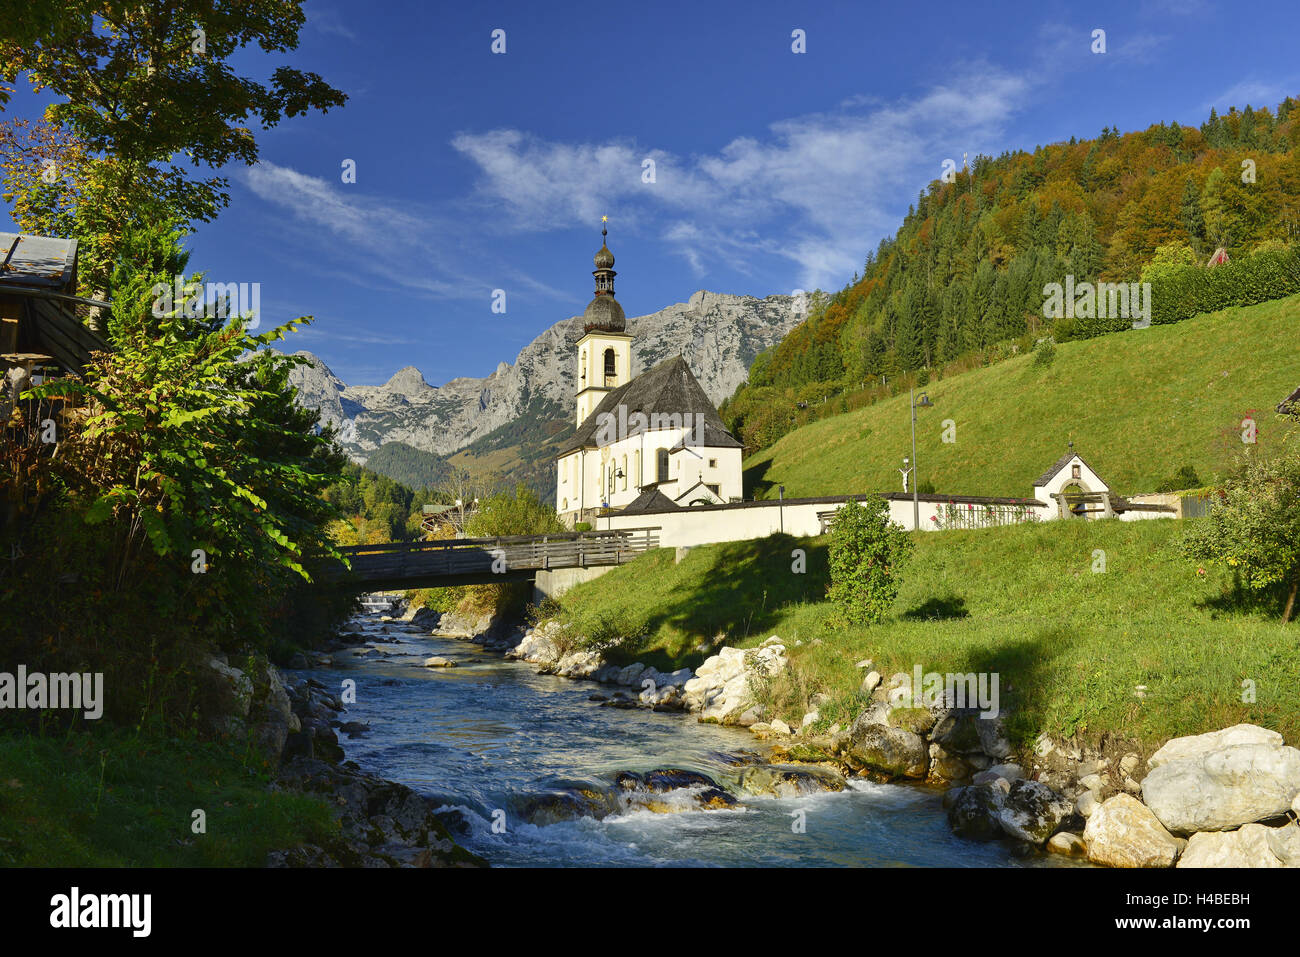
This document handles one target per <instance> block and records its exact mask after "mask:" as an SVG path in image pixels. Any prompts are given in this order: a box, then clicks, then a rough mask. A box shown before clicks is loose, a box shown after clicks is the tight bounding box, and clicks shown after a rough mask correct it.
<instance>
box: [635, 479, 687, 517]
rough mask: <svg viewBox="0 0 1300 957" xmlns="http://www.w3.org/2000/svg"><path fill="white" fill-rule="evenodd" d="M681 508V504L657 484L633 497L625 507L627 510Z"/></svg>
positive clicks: (644, 510) (645, 510)
mask: <svg viewBox="0 0 1300 957" xmlns="http://www.w3.org/2000/svg"><path fill="white" fill-rule="evenodd" d="M674 508H680V506H679V505H678V504H677V503H676V502H674V501H673V500H672V499H670V498H669V497H668V496H667V495H665V494H664V493H663V492H661V491H659V489H658V487H656V486H649V487H647V488H646V490H645V491H644V492H642V493H641V494H640V495H638V496H637V497H636V498H634V499H632V501H631V502H629V503H628V504H627V505H626V506H624V508H623V512H622V513H620V514H625V513H627V512H662V511H665V510H668V509H674Z"/></svg>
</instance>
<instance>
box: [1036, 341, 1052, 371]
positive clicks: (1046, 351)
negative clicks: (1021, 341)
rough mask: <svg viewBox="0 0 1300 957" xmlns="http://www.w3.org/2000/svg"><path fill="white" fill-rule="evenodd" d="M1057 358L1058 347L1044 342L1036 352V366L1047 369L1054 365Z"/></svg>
mask: <svg viewBox="0 0 1300 957" xmlns="http://www.w3.org/2000/svg"><path fill="white" fill-rule="evenodd" d="M1055 358H1056V347H1055V346H1053V345H1052V344H1051V343H1050V342H1044V343H1042V344H1041V345H1040V346H1038V348H1037V349H1035V350H1034V366H1035V367H1037V368H1041V369H1045V368H1047V367H1048V366H1050V365H1051V364H1052V360H1053V359H1055Z"/></svg>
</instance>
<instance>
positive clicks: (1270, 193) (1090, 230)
mask: <svg viewBox="0 0 1300 957" xmlns="http://www.w3.org/2000/svg"><path fill="white" fill-rule="evenodd" d="M1297 106H1300V103H1298V102H1297V100H1295V99H1294V98H1291V97H1288V98H1287V99H1286V100H1284V101H1283V102H1282V103H1281V104H1279V105H1278V107H1277V109H1276V110H1269V109H1267V108H1264V109H1252V108H1251V107H1249V106H1247V107H1246V108H1245V109H1244V110H1241V111H1237V110H1236V109H1235V108H1234V109H1233V110H1230V111H1229V112H1228V113H1227V114H1226V115H1224V116H1219V115H1218V114H1217V113H1215V112H1214V111H1211V113H1210V116H1209V118H1208V119H1207V120H1206V122H1205V123H1203V124H1201V126H1200V127H1199V128H1195V127H1189V126H1181V125H1179V124H1177V123H1174V124H1166V123H1159V124H1157V125H1155V126H1151V127H1149V128H1148V129H1146V130H1145V131H1142V132H1135V133H1128V134H1124V135H1120V134H1119V132H1118V131H1117V130H1114V129H1109V128H1108V129H1105V130H1103V131H1102V133H1101V135H1100V136H1099V137H1097V138H1096V139H1092V140H1082V141H1080V140H1075V139H1073V138H1072V139H1071V140H1070V141H1069V142H1068V143H1056V144H1052V145H1049V146H1041V147H1038V148H1037V149H1035V150H1034V151H1033V152H1032V153H1030V152H1025V151H1017V152H1014V153H1004V154H1003V155H1002V156H1000V157H998V158H997V159H993V158H992V157H988V156H978V157H976V158H975V161H974V162H973V163H972V164H971V166H970V168H969V169H963V170H959V171H957V172H956V173H955V176H953V177H952V180H953V181H952V182H943V181H941V180H936V181H935V182H933V183H932V184H931V185H930V187H929V189H928V190H927V191H925V192H923V193H922V194H921V195H920V197H919V198H918V201H917V203H916V205H915V206H913V207H912V208H910V209H909V210H908V213H907V216H906V217H905V219H904V221H903V224H902V226H901V227H900V229H899V230H898V233H897V234H896V235H895V236H894V237H892V238H890V239H886V240H884V241H882V242H881V244H880V246H879V248H878V249H877V250H876V251H875V252H873V253H872V254H871V255H870V256H868V258H867V260H866V263H865V266H864V270H863V274H862V275H861V276H860V277H856V276H855V278H854V280H853V281H852V282H851V283H850V284H849V285H847V286H846V287H845V288H844V289H842V290H840V291H839V292H837V293H835V294H833V295H831V296H829V297H825V298H824V299H820V300H815V301H814V309H813V311H812V314H811V315H810V317H809V318H808V319H807V320H806V321H805V322H803V323H802V324H800V325H799V326H798V327H796V328H795V329H794V330H793V331H792V332H791V333H790V334H789V335H788V336H786V338H785V339H784V340H783V341H782V342H780V343H779V344H777V345H776V346H774V347H772V348H771V349H768V350H766V351H765V352H763V353H762V354H760V355H759V356H758V358H757V359H756V360H755V362H754V365H753V367H752V368H751V370H750V375H749V379H748V381H747V383H746V384H744V385H742V386H741V387H740V388H739V389H738V390H737V392H736V394H735V395H734V396H733V397H732V398H731V399H730V400H729V401H728V402H727V403H726V404H725V405H724V407H723V409H722V410H721V411H722V413H723V417H724V420H726V421H727V423H728V425H729V427H731V428H732V430H733V432H735V433H736V434H737V436H738V437H739V438H741V439H742V441H744V442H745V444H746V447H747V450H748V451H750V452H752V451H754V450H755V449H758V448H763V447H766V446H768V445H771V444H772V443H773V442H775V441H776V440H777V439H778V438H780V437H781V436H782V435H784V434H785V433H787V432H789V431H790V430H791V429H793V428H795V427H796V426H797V425H799V424H802V423H803V422H806V421H809V420H810V419H812V418H816V417H818V412H817V409H818V407H819V405H820V404H821V403H824V402H828V401H829V403H830V405H829V408H827V409H826V410H825V411H844V410H846V409H847V408H851V407H857V406H859V405H862V404H866V403H869V402H871V401H874V400H875V399H877V398H881V397H884V396H888V395H889V394H892V392H893V391H894V388H896V387H898V386H904V385H905V384H906V383H904V382H902V381H898V382H895V381H893V380H895V379H896V378H897V377H900V376H902V377H905V378H906V379H907V380H908V382H920V383H925V382H927V381H929V379H930V377H931V376H932V375H933V374H935V373H937V372H941V371H942V370H943V369H944V367H945V366H947V367H949V370H948V371H953V368H952V367H953V366H954V365H955V368H956V369H958V370H959V369H960V368H963V367H966V366H974V365H983V364H987V362H988V361H990V360H991V359H994V358H998V357H1001V356H1005V355H1009V354H1012V353H1013V352H1015V351H1019V350H1021V349H1025V348H1029V347H1031V346H1032V344H1033V342H1034V341H1036V340H1037V339H1039V338H1043V337H1047V336H1051V337H1053V338H1054V339H1055V340H1056V341H1058V342H1059V341H1065V340H1069V339H1075V338H1084V337H1088V336H1091V335H1096V334H1099V333H1102V332H1106V331H1111V330H1112V329H1114V328H1117V327H1116V326H1114V325H1113V324H1112V325H1109V326H1108V325H1107V324H1105V323H1096V322H1089V321H1086V320H1085V321H1081V320H1079V319H1073V318H1061V319H1056V320H1045V319H1044V318H1043V304H1044V295H1043V287H1044V285H1046V284H1047V283H1051V282H1063V281H1064V277H1066V276H1067V275H1072V276H1073V277H1074V278H1075V280H1077V281H1079V282H1084V281H1086V282H1098V281H1139V280H1150V279H1155V278H1158V274H1160V273H1162V272H1167V271H1169V270H1174V271H1177V270H1183V271H1184V272H1186V273H1188V275H1187V276H1185V277H1184V278H1185V280H1186V281H1184V282H1182V283H1181V284H1180V285H1179V286H1178V288H1176V289H1170V290H1166V297H1167V300H1168V299H1173V298H1179V297H1181V296H1182V294H1183V288H1182V287H1184V286H1187V285H1188V284H1189V283H1190V282H1191V279H1193V278H1195V277H1192V276H1190V271H1191V270H1193V269H1198V268H1201V267H1203V266H1204V264H1205V263H1206V262H1207V260H1208V259H1209V258H1210V257H1211V256H1212V255H1213V254H1214V252H1215V251H1216V250H1218V249H1220V248H1222V249H1224V250H1225V251H1226V253H1227V257H1228V259H1229V261H1231V262H1233V263H1236V262H1238V261H1239V260H1241V259H1243V258H1244V257H1247V256H1248V255H1250V254H1253V253H1258V252H1265V251H1272V250H1285V249H1286V248H1287V247H1288V245H1290V244H1294V243H1296V242H1298V241H1300V146H1298V145H1296V139H1297V136H1298V135H1300V130H1298V129H1297V126H1296V121H1297V116H1298V115H1300V111H1297ZM1253 261H1254V262H1255V263H1256V264H1261V263H1264V262H1265V261H1264V260H1259V259H1256V260H1253ZM1266 265H1267V268H1268V269H1269V270H1274V271H1275V263H1274V261H1273V260H1272V259H1269V260H1268V262H1267V264H1266ZM1261 268H1263V267H1262V266H1261ZM1288 268H1289V267H1288ZM1250 281H1251V282H1252V283H1253V282H1254V274H1253V273H1252V276H1251V280H1250ZM1289 291H1291V290H1290V289H1289V287H1284V288H1282V291H1280V292H1273V293H1271V294H1270V295H1269V296H1268V298H1272V297H1273V296H1276V295H1284V294H1286V292H1289ZM1244 301H1258V297H1256V298H1255V299H1253V300H1244ZM1166 304H1167V303H1166ZM1225 304H1228V303H1227V302H1224V303H1219V302H1216V303H1214V304H1213V307H1214V308H1217V307H1219V306H1220V305H1225ZM1160 307H1161V303H1160V302H1159V301H1157V303H1156V308H1157V310H1159V308H1160ZM1177 318H1183V316H1182V315H1179V316H1178V317H1177ZM1157 321H1160V320H1157ZM1164 321H1172V320H1171V319H1166V320H1164ZM850 396H852V398H850ZM837 397H838V398H837Z"/></svg>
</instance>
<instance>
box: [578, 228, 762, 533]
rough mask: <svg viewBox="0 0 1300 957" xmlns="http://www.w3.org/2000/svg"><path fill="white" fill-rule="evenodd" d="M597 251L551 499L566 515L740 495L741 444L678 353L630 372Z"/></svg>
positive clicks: (610, 278)
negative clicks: (571, 427) (568, 433)
mask: <svg viewBox="0 0 1300 957" xmlns="http://www.w3.org/2000/svg"><path fill="white" fill-rule="evenodd" d="M607 236H608V231H607V230H606V229H603V228H602V230H601V239H602V243H601V247H600V250H599V251H598V252H597V253H596V256H595V260H594V261H595V265H596V269H595V271H594V272H593V273H592V275H593V276H594V277H595V280H596V294H595V297H594V298H593V299H592V300H591V302H590V303H589V304H588V306H587V309H586V311H585V312H584V313H583V335H582V338H581V339H579V340H578V346H577V351H578V389H577V394H576V411H575V416H576V423H577V426H578V431H577V434H576V435H575V436H574V437H573V439H572V440H571V441H570V442H569V443H568V444H567V445H566V446H565V447H564V448H563V449H562V450H561V451H560V453H559V455H558V456H557V457H556V482H555V508H556V511H557V512H558V513H559V515H560V517H561V519H563V520H564V521H565V522H566V523H567V524H569V525H573V524H574V523H576V522H579V521H591V520H592V519H594V518H595V517H596V516H598V515H601V514H603V513H604V512H606V511H607V510H611V509H613V510H622V509H627V508H629V507H632V506H633V505H634V503H636V506H637V508H636V509H634V510H644V508H645V506H646V503H647V502H648V501H653V502H654V503H655V504H656V505H658V506H662V505H663V503H665V502H666V503H669V504H671V505H673V506H676V507H685V506H690V505H697V504H708V505H714V504H719V503H726V502H732V501H739V500H740V498H741V495H742V487H741V469H740V452H741V444H740V443H739V442H738V441H736V439H735V437H733V436H732V435H731V433H730V432H728V431H727V429H726V427H725V426H723V424H722V420H721V419H720V418H719V417H718V411H717V409H715V408H714V407H713V403H712V402H710V401H709V397H708V396H707V395H706V394H705V392H704V389H703V388H701V387H700V384H699V382H698V381H697V380H696V378H695V376H694V374H693V373H692V372H691V370H690V366H689V365H687V363H686V360H685V359H683V358H682V357H681V356H680V355H678V356H676V357H675V358H672V359H668V360H665V361H664V362H661V363H659V364H658V365H657V366H655V367H654V368H653V369H650V370H648V371H646V372H643V373H642V374H641V375H639V376H637V377H636V378H632V377H631V372H632V338H633V337H632V336H631V335H629V334H628V333H627V332H626V327H627V320H626V317H625V316H624V314H623V307H622V306H620V305H619V303H618V300H617V299H615V298H614V277H615V275H617V274H616V273H615V272H614V254H613V253H611V252H610V251H609V246H608V245H607V244H606V243H605V242H604V239H605V238H606V237H607Z"/></svg>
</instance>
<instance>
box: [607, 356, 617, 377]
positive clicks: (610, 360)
mask: <svg viewBox="0 0 1300 957" xmlns="http://www.w3.org/2000/svg"><path fill="white" fill-rule="evenodd" d="M614 365H615V360H614V350H613V349H606V350H605V378H607V379H610V378H613V377H614V376H616V375H618V372H617V371H616V370H615V368H614Z"/></svg>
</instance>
